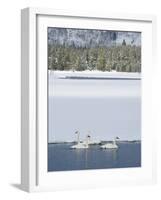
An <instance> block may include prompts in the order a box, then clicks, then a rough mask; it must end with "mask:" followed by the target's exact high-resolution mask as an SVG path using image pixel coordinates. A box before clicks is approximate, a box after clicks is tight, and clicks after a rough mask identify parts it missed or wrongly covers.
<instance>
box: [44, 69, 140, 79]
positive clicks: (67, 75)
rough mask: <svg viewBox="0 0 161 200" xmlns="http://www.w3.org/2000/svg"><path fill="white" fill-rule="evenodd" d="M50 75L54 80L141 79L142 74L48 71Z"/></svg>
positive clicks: (96, 71)
mask: <svg viewBox="0 0 161 200" xmlns="http://www.w3.org/2000/svg"><path fill="white" fill-rule="evenodd" d="M48 72H49V75H50V76H53V77H54V78H87V79H88V78H89V79H90V78H95V79H97V78H98V79H99V78H102V79H103V78H104V79H105V78H113V79H117V78H119V79H141V73H138V72H135V73H134V72H116V71H111V72H109V71H105V72H103V71H98V70H93V71H90V70H85V71H71V70H70V71H58V70H48Z"/></svg>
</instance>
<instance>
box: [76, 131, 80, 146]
mask: <svg viewBox="0 0 161 200" xmlns="http://www.w3.org/2000/svg"><path fill="white" fill-rule="evenodd" d="M77 142H78V144H79V143H80V140H79V133H78V134H77Z"/></svg>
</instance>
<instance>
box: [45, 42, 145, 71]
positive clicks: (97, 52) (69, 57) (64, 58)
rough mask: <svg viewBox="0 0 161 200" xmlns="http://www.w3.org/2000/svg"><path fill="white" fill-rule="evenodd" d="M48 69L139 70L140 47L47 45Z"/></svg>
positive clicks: (124, 44) (123, 44)
mask: <svg viewBox="0 0 161 200" xmlns="http://www.w3.org/2000/svg"><path fill="white" fill-rule="evenodd" d="M48 68H49V69H50V70H73V71H84V70H100V71H111V70H116V71H119V72H141V47H140V46H135V45H134V46H132V45H126V41H125V40H124V41H123V42H122V45H120V46H111V47H99V46H98V47H92V48H88V47H75V46H74V45H73V46H65V45H50V44H49V45H48Z"/></svg>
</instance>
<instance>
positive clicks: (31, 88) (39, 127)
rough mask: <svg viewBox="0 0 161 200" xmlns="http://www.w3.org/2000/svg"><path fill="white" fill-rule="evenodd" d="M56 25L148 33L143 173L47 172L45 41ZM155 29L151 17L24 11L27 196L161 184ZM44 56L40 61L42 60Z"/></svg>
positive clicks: (145, 36)
mask: <svg viewBox="0 0 161 200" xmlns="http://www.w3.org/2000/svg"><path fill="white" fill-rule="evenodd" d="M107 22H108V23H107ZM106 23H107V24H106ZM54 24H55V25H56V26H61V27H63V26H66V27H76V28H80V27H82V26H83V27H85V28H87V27H89V26H90V27H91V28H92V27H94V28H103V27H105V26H108V27H110V29H111V30H112V29H113V30H115V29H117V30H118V29H119V30H132V31H141V32H142V33H143V40H144V41H143V48H142V65H143V83H142V91H143V100H142V121H143V125H142V132H143V137H144V141H145V142H144V145H143V149H142V157H143V166H142V167H141V168H140V169H135V168H134V169H127V168H125V169H115V170H112V169H106V170H89V171H86V170H83V171H70V172H53V173H48V172H47V170H46V165H47V160H46V157H47V148H46V145H47V140H46V137H47V129H46V128H47V112H46V110H47V76H46V71H47V68H46V67H45V66H44V65H47V64H45V62H46V63H47V61H46V56H47V46H45V44H46V43H45V42H40V40H41V41H43V40H42V38H44V37H45V35H44V29H46V27H48V26H54ZM106 28H107V27H106ZM155 29H156V19H155V16H152V15H132V14H112V13H111V14H110V13H102V12H93V13H89V12H85V11H65V10H53V9H44V8H25V9H23V10H22V14H21V49H22V52H21V187H22V189H23V190H25V191H28V192H33V191H54V190H63V189H75V188H96V187H107V186H111V185H122V184H125V185H126V184H128V185H129V184H131V185H135V184H152V183H155V182H156V156H155V154H156V148H155V133H152V132H151V130H152V127H153V126H154V121H155V117H154V116H152V115H151V113H152V103H151V99H150V96H151V94H152V86H151V85H152V84H151V83H152V73H151V70H150V66H152V65H153V67H155V50H156V31H155ZM39 33H40V34H39ZM45 51H46V53H45ZM40 55H41V60H39V57H40ZM145 66H146V67H145ZM40 88H41V89H40ZM147 108H148V111H147ZM45 142H46V143H45ZM74 180H77V182H75V181H74ZM107 180H108V181H107Z"/></svg>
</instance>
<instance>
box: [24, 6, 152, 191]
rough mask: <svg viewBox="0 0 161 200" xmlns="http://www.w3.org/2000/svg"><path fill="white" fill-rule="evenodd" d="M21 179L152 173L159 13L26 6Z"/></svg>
mask: <svg viewBox="0 0 161 200" xmlns="http://www.w3.org/2000/svg"><path fill="white" fill-rule="evenodd" d="M21 30H22V34H21V35H22V37H21V44H22V56H21V57H22V59H21V64H22V71H21V80H22V87H21V93H22V95H21V96H22V99H21V102H22V103H21V111H22V122H21V132H22V140H21V146H22V148H21V152H22V153H21V159H22V161H21V165H22V166H21V186H22V188H23V189H24V190H26V191H30V192H32V191H40V190H44V191H47V190H49V191H52V190H61V189H74V188H89V187H91V188H95V187H107V186H109V185H119V184H142V183H154V182H155V179H156V172H155V149H154V146H155V134H154V132H153V126H154V118H153V115H152V103H151V95H152V73H151V71H152V68H154V67H155V63H154V60H155V59H154V56H155V17H153V16H137V15H121V14H108V13H98V12H96V13H86V12H71V11H60V10H52V9H38V8H26V9H23V10H22V20H21Z"/></svg>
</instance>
